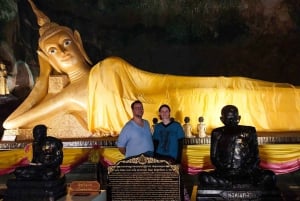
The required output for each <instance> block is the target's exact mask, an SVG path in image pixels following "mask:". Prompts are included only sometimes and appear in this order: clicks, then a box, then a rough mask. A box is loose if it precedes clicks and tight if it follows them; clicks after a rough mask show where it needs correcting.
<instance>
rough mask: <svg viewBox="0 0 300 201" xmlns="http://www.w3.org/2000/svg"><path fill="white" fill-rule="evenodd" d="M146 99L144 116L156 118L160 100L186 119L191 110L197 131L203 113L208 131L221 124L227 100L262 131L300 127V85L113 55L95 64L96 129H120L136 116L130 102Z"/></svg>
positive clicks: (92, 106) (92, 103)
mask: <svg viewBox="0 0 300 201" xmlns="http://www.w3.org/2000/svg"><path fill="white" fill-rule="evenodd" d="M136 99H139V100H140V101H142V102H143V104H144V110H145V113H144V118H145V119H147V120H148V121H150V122H151V121H152V119H153V118H154V117H157V116H158V108H159V106H160V105H161V104H164V103H165V104H169V105H170V107H171V109H172V111H171V114H172V116H173V117H174V118H175V119H176V120H177V121H179V122H181V123H182V124H183V119H184V117H185V116H189V117H190V119H191V122H190V123H191V124H192V125H194V126H193V131H194V133H196V125H197V123H198V122H197V120H198V118H199V116H203V117H204V119H205V123H206V126H207V131H208V132H210V131H211V129H213V128H215V127H219V126H221V125H222V123H221V121H220V118H219V117H220V115H221V114H220V111H221V109H222V107H223V106H225V105H227V104H232V105H235V106H237V107H238V108H239V112H240V114H241V116H242V118H241V123H240V124H245V125H252V126H255V127H256V129H257V131H292V130H300V88H299V87H295V86H293V85H290V84H283V83H273V82H266V81H261V80H255V79H249V78H244V77H191V76H175V75H167V74H155V73H150V72H146V71H142V70H139V69H138V68H136V67H134V66H132V65H130V64H129V63H127V62H126V61H124V60H122V59H120V58H117V57H110V58H107V59H105V60H103V61H101V62H99V63H98V64H96V65H95V66H94V67H93V68H92V70H91V72H90V78H89V109H88V127H89V129H90V130H91V131H92V132H97V131H99V132H106V133H112V134H118V133H119V132H120V130H121V128H122V127H123V126H124V125H125V123H126V122H127V121H128V120H129V119H130V118H131V117H132V111H131V108H130V105H131V103H132V102H133V101H134V100H136Z"/></svg>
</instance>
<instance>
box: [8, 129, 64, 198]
mask: <svg viewBox="0 0 300 201" xmlns="http://www.w3.org/2000/svg"><path fill="white" fill-rule="evenodd" d="M33 138H34V140H33V142H32V152H33V154H32V160H31V163H30V164H29V165H27V166H21V167H17V168H16V169H15V171H14V175H15V177H16V178H14V179H9V180H8V181H7V183H6V185H7V190H6V192H5V196H4V201H17V200H18V201H40V200H56V199H57V198H59V197H62V196H63V195H65V194H66V193H67V185H66V178H65V175H64V174H62V173H61V170H60V165H61V164H62V162H63V143H62V141H61V140H60V139H57V138H54V137H51V136H47V127H46V126H45V125H37V126H35V127H34V128H33Z"/></svg>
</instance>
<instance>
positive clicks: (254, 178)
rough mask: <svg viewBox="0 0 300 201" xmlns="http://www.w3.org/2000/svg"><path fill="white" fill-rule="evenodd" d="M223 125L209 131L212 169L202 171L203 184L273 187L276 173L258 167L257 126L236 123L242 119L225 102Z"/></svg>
mask: <svg viewBox="0 0 300 201" xmlns="http://www.w3.org/2000/svg"><path fill="white" fill-rule="evenodd" d="M220 119H221V121H222V122H223V124H224V125H225V126H223V127H219V128H216V129H214V130H213V131H212V134H211V147H210V158H211V162H212V164H213V165H214V166H215V170H214V171H211V172H201V173H200V174H199V181H200V185H201V186H202V187H207V186H209V187H221V188H226V187H232V186H234V185H239V184H243V185H248V186H259V187H263V188H273V187H274V186H275V174H274V173H273V172H272V171H270V170H262V169H260V168H259V163H260V159H259V150H258V142H257V134H256V129H255V128H254V127H252V126H242V125H238V124H239V122H240V119H241V116H240V115H239V112H238V108H237V107H235V106H234V105H226V106H225V107H223V108H222V111H221V117H220Z"/></svg>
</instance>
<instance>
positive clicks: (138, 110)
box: [132, 103, 144, 118]
mask: <svg viewBox="0 0 300 201" xmlns="http://www.w3.org/2000/svg"><path fill="white" fill-rule="evenodd" d="M132 113H133V116H134V117H138V118H142V117H143V114H144V107H143V105H142V104H140V103H136V104H134V105H133V109H132Z"/></svg>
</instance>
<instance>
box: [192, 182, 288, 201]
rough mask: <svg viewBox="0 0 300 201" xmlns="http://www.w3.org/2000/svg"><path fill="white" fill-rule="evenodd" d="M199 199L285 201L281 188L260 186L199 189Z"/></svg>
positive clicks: (204, 200) (212, 200) (217, 200)
mask: <svg viewBox="0 0 300 201" xmlns="http://www.w3.org/2000/svg"><path fill="white" fill-rule="evenodd" d="M196 200H197V201H283V199H282V196H281V192H280V191H279V189H277V188H276V189H272V190H264V189H259V188H232V189H217V188H215V189H213V188H201V187H200V186H198V189H197V198H196Z"/></svg>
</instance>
